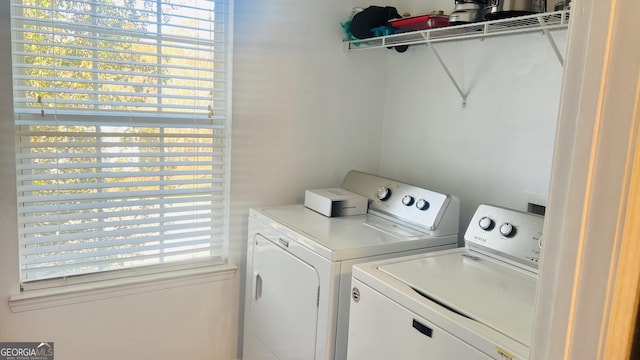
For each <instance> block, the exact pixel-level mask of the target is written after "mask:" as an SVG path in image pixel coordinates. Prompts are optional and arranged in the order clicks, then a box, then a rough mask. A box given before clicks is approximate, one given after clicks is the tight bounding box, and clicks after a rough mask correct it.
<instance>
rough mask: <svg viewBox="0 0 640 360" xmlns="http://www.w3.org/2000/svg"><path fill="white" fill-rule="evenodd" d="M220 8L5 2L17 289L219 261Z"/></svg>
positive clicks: (155, 0)
mask: <svg viewBox="0 0 640 360" xmlns="http://www.w3.org/2000/svg"><path fill="white" fill-rule="evenodd" d="M228 1H229V0H199V1H193V0H88V1H87V0H12V14H11V17H12V56H13V82H14V87H13V96H14V112H15V125H16V126H15V129H16V143H17V145H16V146H17V149H16V154H17V155H16V157H17V159H16V163H17V173H18V179H17V186H18V219H19V236H20V239H19V244H20V269H21V270H20V274H21V282H22V283H23V284H24V283H26V282H30V281H34V280H42V279H50V278H60V277H69V276H74V275H80V274H88V273H96V272H103V271H110V270H118V269H126V268H134V267H140V266H145V265H154V264H166V263H175V264H179V263H182V262H185V261H186V262H192V261H200V260H203V259H209V260H211V259H213V261H219V262H223V261H224V259H225V257H226V251H227V250H226V240H225V239H226V238H227V223H228V192H229V191H228V187H229V147H230V144H229V129H230V116H229V112H230V108H229V107H230V100H229V97H230V65H229V64H230V9H229V7H230V6H229V3H228Z"/></svg>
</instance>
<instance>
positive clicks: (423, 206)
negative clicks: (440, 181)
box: [416, 199, 429, 211]
mask: <svg viewBox="0 0 640 360" xmlns="http://www.w3.org/2000/svg"><path fill="white" fill-rule="evenodd" d="M416 207H417V208H418V210H423V211H424V210H427V209H428V208H429V202H428V201H427V200H425V199H420V200H418V202H417V203H416Z"/></svg>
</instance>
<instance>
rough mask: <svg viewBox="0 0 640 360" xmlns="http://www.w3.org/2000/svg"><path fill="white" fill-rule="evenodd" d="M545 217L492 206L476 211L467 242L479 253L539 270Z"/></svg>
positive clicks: (482, 206) (479, 208)
mask: <svg viewBox="0 0 640 360" xmlns="http://www.w3.org/2000/svg"><path fill="white" fill-rule="evenodd" d="M543 223H544V217H542V216H540V215H536V214H531V213H525V212H521V211H517V210H512V209H506V208H502V207H498V206H492V205H485V204H483V205H480V206H479V207H478V209H477V210H476V212H475V214H474V215H473V218H472V219H471V222H470V223H469V227H468V228H467V231H466V233H465V234H464V240H465V243H466V245H467V246H468V247H469V248H471V249H472V250H474V249H475V250H479V251H482V252H486V253H490V254H491V255H495V256H499V257H501V258H505V259H508V261H511V262H517V263H519V264H524V265H526V266H528V267H531V268H534V269H537V268H538V263H539V261H540V246H539V244H540V242H541V241H540V238H541V237H542V226H543Z"/></svg>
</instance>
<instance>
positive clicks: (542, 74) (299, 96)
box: [0, 0, 560, 360]
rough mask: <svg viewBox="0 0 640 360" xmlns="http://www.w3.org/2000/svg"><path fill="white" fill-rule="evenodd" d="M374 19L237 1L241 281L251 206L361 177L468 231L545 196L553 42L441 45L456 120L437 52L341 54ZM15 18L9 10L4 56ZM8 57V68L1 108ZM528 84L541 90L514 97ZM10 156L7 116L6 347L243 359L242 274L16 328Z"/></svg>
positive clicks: (3, 114) (341, 8)
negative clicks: (482, 205)
mask: <svg viewBox="0 0 640 360" xmlns="http://www.w3.org/2000/svg"><path fill="white" fill-rule="evenodd" d="M449 2H450V1H449V0H447V1H444V0H438V1H437V2H436V1H434V2H433V6H429V7H428V8H426V9H423V8H422V4H421V3H420V4H418V2H415V1H398V2H397V3H398V4H401V5H399V6H398V8H399V10H400V12H403V11H411V12H412V13H414V14H416V13H418V12H421V11H426V10H432V9H438V8H441V9H442V8H444V9H445V10H448V11H450V8H449V9H447V8H446V7H447V4H449ZM1 3H2V6H6V5H5V2H1ZM372 3H375V2H372ZM377 3H379V4H384V3H383V2H381V1H378V2H377ZM368 4H369V3H366V4H362V3H344V2H342V1H339V0H332V1H322V2H319V1H312V0H306V1H303V0H265V1H259V2H256V1H253V2H249V1H246V0H236V2H235V14H236V15H235V16H236V28H235V54H234V106H233V112H234V116H233V133H232V144H233V151H232V163H233V166H232V189H231V199H232V201H231V229H230V261H231V262H233V263H235V264H237V265H238V266H239V268H240V269H241V270H242V267H243V266H244V263H243V261H244V260H243V254H244V251H245V249H246V245H245V241H246V240H245V236H246V223H247V218H246V216H247V212H248V209H249V207H252V206H260V205H272V204H284V203H292V202H300V201H302V197H303V191H304V189H307V188H314V187H328V186H334V185H337V184H338V183H339V182H340V180H341V179H342V177H343V176H344V175H345V173H346V172H347V170H349V169H352V168H354V169H360V170H364V171H370V172H376V173H380V174H382V175H386V176H390V177H394V178H397V179H399V180H405V181H408V182H413V183H415V184H418V185H423V186H427V187H431V188H434V189H435V190H439V191H444V192H450V193H453V194H455V195H457V196H459V197H460V199H461V200H462V204H463V219H462V223H463V224H464V222H465V219H466V218H467V217H468V216H470V214H469V212H470V209H472V208H474V207H475V204H476V203H478V202H485V201H486V202H493V203H498V204H501V205H505V206H514V207H521V206H520V205H521V203H522V201H521V200H522V199H521V198H522V196H523V195H522V194H523V193H524V192H532V193H535V194H541V195H546V191H547V186H548V185H547V181H548V177H549V168H550V161H551V160H550V158H551V147H552V143H553V131H554V130H553V129H554V127H555V112H556V108H557V95H558V91H559V90H558V89H559V82H560V75H559V74H560V68H559V65H558V64H557V63H556V62H555V61H556V60H555V59H554V58H553V55H552V54H551V53H550V48H549V47H548V44H547V43H545V42H544V41H543V38H542V37H541V36H539V35H530V36H526V37H524V40H518V41H509V40H507V41H506V42H501V41H498V40H496V41H494V40H485V41H484V42H480V41H474V42H472V43H471V44H463V43H460V44H451V45H443V46H442V47H441V52H442V55H443V58H445V60H447V61H448V62H451V63H452V64H454V65H455V66H453V67H452V71H453V72H454V73H456V74H457V75H459V76H460V77H461V79H463V83H464V84H465V85H467V86H470V85H473V89H472V92H471V95H470V96H469V104H468V106H467V108H466V109H461V108H460V101H459V99H458V98H457V94H456V93H455V90H454V89H453V86H452V85H451V84H450V83H449V82H448V80H447V79H446V78H445V77H444V73H443V71H442V69H440V68H439V65H437V63H436V62H435V59H434V58H433V55H432V54H431V53H430V52H429V51H428V49H424V48H422V49H419V48H413V49H410V50H409V51H408V52H407V53H405V54H396V53H395V52H393V51H391V50H372V51H364V52H354V53H345V52H343V50H342V45H341V43H340V39H341V38H342V33H341V29H340V27H339V22H340V21H343V20H345V18H346V17H347V16H348V14H349V13H350V11H351V8H352V7H353V6H366V5H368ZM7 14H8V11H0V20H3V21H0V36H1V37H2V40H0V47H2V48H4V49H8V44H7V43H6V36H7V34H8V32H7V27H6V17H7ZM525 43H526V45H525ZM505 50H508V51H505ZM7 54H8V51H5V52H3V53H2V56H3V57H1V58H0V59H1V62H0V65H1V69H2V72H0V84H1V86H0V89H1V91H2V96H0V98H2V99H5V100H6V99H8V98H9V96H10V95H9V93H8V92H7V89H8V85H7V84H8V82H9V81H10V79H8V78H7V77H8V74H7V71H6V70H7V68H8V63H9V60H10V59H9V58H8V56H7ZM492 54H493V55H495V54H500V56H492ZM460 55H462V56H464V58H462V57H461V56H460ZM485 65H487V69H483V68H484V67H485ZM481 69H482V70H486V71H487V72H482V71H480V70H481ZM436 84H437V85H436ZM523 84H527V85H528V86H530V87H531V88H530V90H525V91H524V92H523V93H516V92H515V91H514V90H513V89H514V88H515V89H521V88H523V86H521V85H523ZM536 96H537V97H539V99H538V98H537V99H536V100H535V101H532V100H530V98H534V97H536ZM495 99H499V100H500V102H499V104H501V105H500V106H499V108H496V107H495V105H494V104H495V102H494V100H495ZM514 109H516V110H520V111H517V112H516V113H517V114H518V115H517V116H516V118H514V116H513V110H514ZM532 134H535V136H533V135H532ZM505 138H507V139H508V140H507V144H506V145H505V144H504V143H502V141H505ZM12 142H13V136H12V119H11V111H10V110H9V108H8V107H7V106H2V107H0V146H2V152H1V153H0V154H5V156H1V155H0V186H1V187H2V188H3V189H4V191H3V192H2V193H0V200H1V201H0V225H2V229H3V233H2V236H1V237H0V299H2V302H1V303H0V341H10V340H13V341H17V340H22V341H40V340H47V341H54V342H55V346H56V352H57V355H58V356H59V357H60V358H63V359H71V360H73V359H89V358H90V359H112V358H118V359H124V360H126V359H139V358H154V359H176V358H189V359H233V358H234V357H235V356H236V355H237V351H238V335H239V334H240V331H241V329H240V327H239V323H240V322H241V321H242V319H241V313H240V310H239V309H240V308H241V307H240V305H241V300H240V299H241V296H242V293H241V291H242V290H241V288H242V287H241V286H240V284H241V282H242V281H243V278H244V274H243V271H240V272H238V273H237V274H236V276H235V278H234V279H232V280H228V281H219V282H214V283H204V284H198V285H190V286H185V287H178V288H174V289H167V290H161V291H155V292H151V293H142V294H135V295H128V296H122V297H116V298H111V299H104V300H98V301H91V302H86V303H82V304H76V305H66V306H59V307H54V308H49V309H42V310H36V311H29V312H23V313H12V312H11V311H10V309H9V307H8V305H7V301H6V300H7V297H8V296H10V295H11V294H15V293H17V292H18V271H17V245H16V238H17V229H16V225H15V224H16V223H15V211H16V210H15V191H13V189H14V187H15V174H14V173H13V170H12V169H13V161H12V158H11V157H7V156H6V154H8V153H10V152H11V151H12V149H13V145H12ZM525 145H526V150H524V146H525ZM521 149H522V150H521ZM485 157H489V158H490V159H489V160H488V163H489V164H488V165H486V166H483V165H482V163H481V160H483V159H485ZM500 159H502V161H497V160H500ZM516 161H517V163H516ZM504 169H506V171H505V170H504ZM467 177H473V178H474V181H473V182H467V181H464V179H465V178H467ZM467 221H468V219H467ZM202 349H206V350H202Z"/></svg>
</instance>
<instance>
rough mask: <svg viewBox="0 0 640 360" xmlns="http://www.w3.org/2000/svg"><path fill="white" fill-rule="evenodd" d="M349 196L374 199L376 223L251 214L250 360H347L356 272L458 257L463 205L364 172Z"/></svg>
mask: <svg viewBox="0 0 640 360" xmlns="http://www.w3.org/2000/svg"><path fill="white" fill-rule="evenodd" d="M341 188H343V189H346V190H348V191H351V192H354V193H357V194H360V195H363V196H365V197H367V198H369V206H368V211H367V214H365V215H352V216H343V217H326V216H323V215H321V214H319V213H317V212H315V211H313V210H311V209H308V208H305V207H304V206H303V205H290V206H279V207H272V208H265V209H251V210H250V212H249V234H248V250H247V261H246V266H247V267H246V282H245V284H246V286H245V310H244V339H243V359H244V360H254V359H278V360H311V359H317V360H320V359H323V360H325V359H326V360H329V359H345V358H346V352H347V334H348V320H349V301H350V297H351V291H350V290H351V286H350V284H351V269H352V266H353V265H354V264H357V263H360V262H363V261H373V260H378V259H385V258H389V257H394V256H402V255H410V254H418V253H424V252H428V251H435V250H445V249H452V248H455V247H457V243H458V219H459V209H460V202H459V200H458V199H457V198H456V197H455V196H451V195H446V194H440V193H436V192H433V191H430V190H427V189H423V188H420V187H417V186H411V185H408V184H404V183H401V182H398V181H394V180H390V179H386V178H382V177H378V176H374V175H370V174H365V173H362V172H357V171H351V172H349V173H348V174H347V175H346V177H345V179H344V181H343V182H342V184H341ZM418 205H419V206H418Z"/></svg>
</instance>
